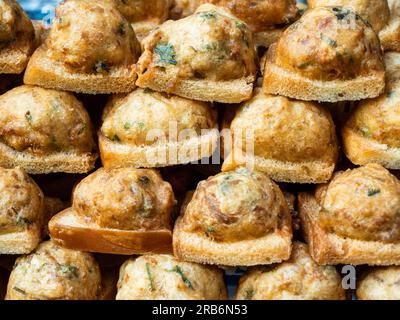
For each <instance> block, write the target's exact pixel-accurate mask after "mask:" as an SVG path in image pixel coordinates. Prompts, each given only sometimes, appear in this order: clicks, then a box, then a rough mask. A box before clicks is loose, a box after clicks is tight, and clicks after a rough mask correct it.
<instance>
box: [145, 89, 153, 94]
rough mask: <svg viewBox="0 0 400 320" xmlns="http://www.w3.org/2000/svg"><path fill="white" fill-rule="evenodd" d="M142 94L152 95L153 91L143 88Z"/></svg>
mask: <svg viewBox="0 0 400 320" xmlns="http://www.w3.org/2000/svg"><path fill="white" fill-rule="evenodd" d="M143 92H144V93H152V92H153V90H151V89H150V88H144V90H143Z"/></svg>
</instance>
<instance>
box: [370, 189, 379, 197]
mask: <svg viewBox="0 0 400 320" xmlns="http://www.w3.org/2000/svg"><path fill="white" fill-rule="evenodd" d="M380 192H381V190H380V189H375V188H372V189H368V193H367V194H368V197H372V196H374V195H376V194H378V193H380Z"/></svg>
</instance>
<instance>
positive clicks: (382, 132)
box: [342, 52, 400, 169]
mask: <svg viewBox="0 0 400 320" xmlns="http://www.w3.org/2000/svg"><path fill="white" fill-rule="evenodd" d="M385 62H386V89H385V92H384V93H383V94H381V95H380V96H379V97H378V98H375V99H370V100H364V101H361V102H360V103H358V105H357V107H356V109H355V110H354V111H353V112H352V114H351V116H350V118H349V119H348V120H347V122H346V123H345V125H344V126H343V128H342V137H343V150H344V152H345V153H346V156H347V157H348V158H349V159H350V161H351V162H353V163H354V164H359V165H362V164H367V163H371V162H375V163H379V164H381V165H383V166H384V167H386V168H389V169H400V143H399V140H398V136H399V134H400V53H396V52H388V53H386V54H385Z"/></svg>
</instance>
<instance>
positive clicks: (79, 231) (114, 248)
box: [49, 208, 172, 255]
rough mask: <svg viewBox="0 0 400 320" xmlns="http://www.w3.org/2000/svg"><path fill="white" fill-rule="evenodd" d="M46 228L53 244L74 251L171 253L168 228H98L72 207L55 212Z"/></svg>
mask: <svg viewBox="0 0 400 320" xmlns="http://www.w3.org/2000/svg"><path fill="white" fill-rule="evenodd" d="M49 231H50V236H51V238H52V240H53V241H54V242H55V243H57V244H59V245H61V246H63V247H66V248H69V249H74V250H80V251H86V252H99V253H109V254H121V255H133V254H149V253H172V232H171V230H168V229H162V230H149V231H143V230H137V231H136V230H118V229H110V228H101V227H99V226H97V225H96V224H94V223H88V222H86V221H83V220H82V219H81V218H80V217H79V215H78V214H77V213H76V212H75V211H74V210H73V209H72V208H68V209H65V210H64V211H61V212H60V213H58V214H57V215H55V216H54V217H53V218H52V219H51V220H50V222H49Z"/></svg>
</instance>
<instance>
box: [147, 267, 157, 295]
mask: <svg viewBox="0 0 400 320" xmlns="http://www.w3.org/2000/svg"><path fill="white" fill-rule="evenodd" d="M146 272H147V277H148V278H149V281H150V290H151V291H154V290H155V287H154V279H153V275H152V274H151V270H150V265H149V264H148V263H146Z"/></svg>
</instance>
